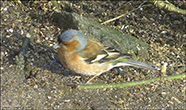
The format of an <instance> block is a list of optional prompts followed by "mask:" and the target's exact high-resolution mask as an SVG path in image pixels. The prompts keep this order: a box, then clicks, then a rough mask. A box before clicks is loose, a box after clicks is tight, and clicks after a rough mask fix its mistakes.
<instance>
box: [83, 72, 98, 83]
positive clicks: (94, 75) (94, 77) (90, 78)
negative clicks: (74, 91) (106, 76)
mask: <svg viewBox="0 0 186 110" xmlns="http://www.w3.org/2000/svg"><path fill="white" fill-rule="evenodd" d="M96 76H97V74H96V75H94V76H93V77H91V78H90V79H89V80H88V81H87V82H86V83H85V84H88V83H89V82H90V81H91V80H93V79H94V78H95V77H96Z"/></svg>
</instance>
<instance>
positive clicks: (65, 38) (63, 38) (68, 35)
mask: <svg viewBox="0 0 186 110" xmlns="http://www.w3.org/2000/svg"><path fill="white" fill-rule="evenodd" d="M74 36H78V37H75V38H72V37H74ZM70 40H72V41H73V40H77V41H78V42H79V44H78V47H77V49H76V50H74V52H77V51H80V50H81V49H83V48H84V47H85V45H86V44H87V41H86V38H85V36H84V35H82V34H81V33H80V32H79V31H77V30H73V29H70V30H67V31H65V32H63V33H62V34H61V35H60V36H59V38H58V42H59V43H61V42H67V41H70Z"/></svg>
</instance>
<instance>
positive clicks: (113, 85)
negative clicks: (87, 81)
mask: <svg viewBox="0 0 186 110" xmlns="http://www.w3.org/2000/svg"><path fill="white" fill-rule="evenodd" d="M180 78H186V73H183V74H179V75H174V76H168V77H165V78H154V79H147V80H142V81H135V82H125V83H118V84H97V85H78V86H77V88H79V89H97V88H124V87H130V86H135V85H142V84H147V83H149V82H154V81H159V80H164V81H166V80H173V79H180Z"/></svg>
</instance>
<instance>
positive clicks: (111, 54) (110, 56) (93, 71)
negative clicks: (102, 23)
mask: <svg viewBox="0 0 186 110" xmlns="http://www.w3.org/2000/svg"><path fill="white" fill-rule="evenodd" d="M54 48H58V57H59V59H60V61H61V63H62V65H63V66H64V67H65V68H67V69H69V70H70V71H72V72H75V73H78V74H82V75H94V76H93V77H92V78H90V79H89V80H88V81H87V83H89V82H90V81H91V80H92V79H93V78H95V77H96V76H99V75H100V74H102V73H103V72H106V71H109V70H110V69H112V68H114V67H119V66H126V65H127V66H134V67H140V68H146V69H150V70H155V67H153V66H151V65H148V64H145V63H141V62H137V61H134V60H131V59H129V58H130V56H132V55H130V54H124V53H120V52H119V51H117V50H115V49H113V48H109V47H106V46H103V45H101V44H100V43H99V42H98V41H96V40H94V39H90V38H86V37H85V36H84V35H83V34H81V33H80V32H79V31H77V30H72V29H70V30H67V31H65V32H63V33H62V34H61V35H59V37H58V42H57V44H56V45H55V46H54Z"/></svg>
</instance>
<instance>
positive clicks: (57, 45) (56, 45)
mask: <svg viewBox="0 0 186 110" xmlns="http://www.w3.org/2000/svg"><path fill="white" fill-rule="evenodd" d="M60 47H61V45H59V42H57V43H56V44H55V45H54V46H53V48H54V49H57V48H60Z"/></svg>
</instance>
